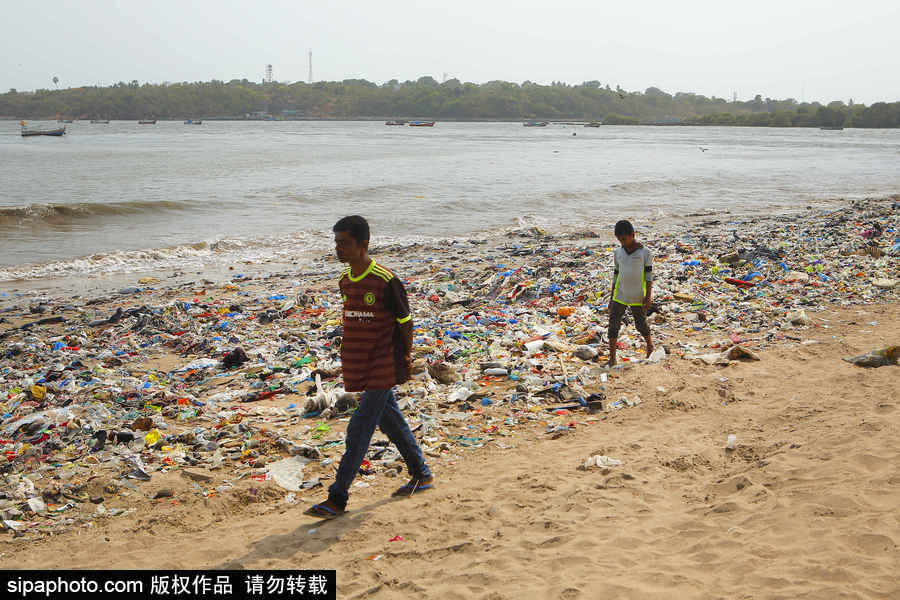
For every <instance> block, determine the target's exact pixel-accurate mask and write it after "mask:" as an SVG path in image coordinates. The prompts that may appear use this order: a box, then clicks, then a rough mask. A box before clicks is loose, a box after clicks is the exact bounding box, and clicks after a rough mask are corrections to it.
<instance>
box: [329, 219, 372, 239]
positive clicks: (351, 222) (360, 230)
mask: <svg viewBox="0 0 900 600" xmlns="http://www.w3.org/2000/svg"><path fill="white" fill-rule="evenodd" d="M331 230H332V231H334V232H338V231H349V232H350V235H351V237H353V239H355V240H356V241H357V242H368V241H369V222H368V221H366V220H365V219H364V218H363V217H361V216H359V215H353V216H350V217H344V218H343V219H341V220H339V221H338V222H337V223H335V224H334V227H332V228H331Z"/></svg>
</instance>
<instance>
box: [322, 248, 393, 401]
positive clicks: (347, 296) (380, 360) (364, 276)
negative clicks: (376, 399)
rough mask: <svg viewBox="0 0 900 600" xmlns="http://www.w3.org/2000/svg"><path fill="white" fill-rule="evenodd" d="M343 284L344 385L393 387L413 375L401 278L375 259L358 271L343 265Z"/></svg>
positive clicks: (359, 388) (358, 389)
mask: <svg viewBox="0 0 900 600" xmlns="http://www.w3.org/2000/svg"><path fill="white" fill-rule="evenodd" d="M338 285H339V287H340V289H341V296H342V297H343V300H344V324H343V327H344V331H343V334H344V335H343V341H342V343H341V363H342V365H343V372H344V387H345V389H346V390H347V391H348V392H362V391H365V390H388V389H391V388H392V387H394V386H395V385H398V384H400V383H403V382H404V381H406V380H407V379H409V369H408V366H407V364H406V361H405V360H404V354H405V349H404V344H403V340H402V338H401V335H402V334H401V333H400V328H399V324H400V323H405V322H406V321H409V320H410V318H411V316H410V314H409V303H408V301H407V298H406V290H405V289H404V288H403V284H402V283H401V282H400V280H399V279H398V278H397V277H395V276H394V274H393V273H392V272H391V271H389V270H388V269H386V268H384V267H382V266H381V265H379V264H376V263H375V261H374V260H373V261H372V262H371V263H370V264H369V267H368V268H367V269H366V270H365V271H364V272H363V273H361V274H360V275H358V276H354V275H351V273H350V267H347V268H346V269H344V272H343V273H341V275H340V277H339V279H338Z"/></svg>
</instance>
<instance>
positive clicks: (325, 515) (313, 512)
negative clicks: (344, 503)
mask: <svg viewBox="0 0 900 600" xmlns="http://www.w3.org/2000/svg"><path fill="white" fill-rule="evenodd" d="M345 512H347V511H345V510H334V509H332V508H328V507H327V506H325V505H324V504H313V505H312V506H310V507H309V508H307V509H306V510H305V511H303V514H305V515H309V516H311V517H318V518H320V519H326V520H327V519H335V518H337V517H340V516H341V515H343V514H344V513H345Z"/></svg>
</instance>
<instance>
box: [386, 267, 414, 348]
mask: <svg viewBox="0 0 900 600" xmlns="http://www.w3.org/2000/svg"><path fill="white" fill-rule="evenodd" d="M388 286H389V288H390V290H389V292H388V305H389V307H390V308H391V311H392V312H393V314H394V319H396V321H397V327H398V328H399V329H400V339H401V340H402V341H403V353H404V354H405V355H406V356H411V355H412V345H413V321H412V314H411V313H410V312H409V300H408V299H407V297H406V289H405V288H404V287H403V284H402V283H400V280H399V279H397V277H394V278H393V279H391V281H390V283H389V284H388Z"/></svg>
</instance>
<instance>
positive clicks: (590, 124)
mask: <svg viewBox="0 0 900 600" xmlns="http://www.w3.org/2000/svg"><path fill="white" fill-rule="evenodd" d="M600 125H601V123H600V121H591V122H590V123H585V124H584V126H585V127H600Z"/></svg>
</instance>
